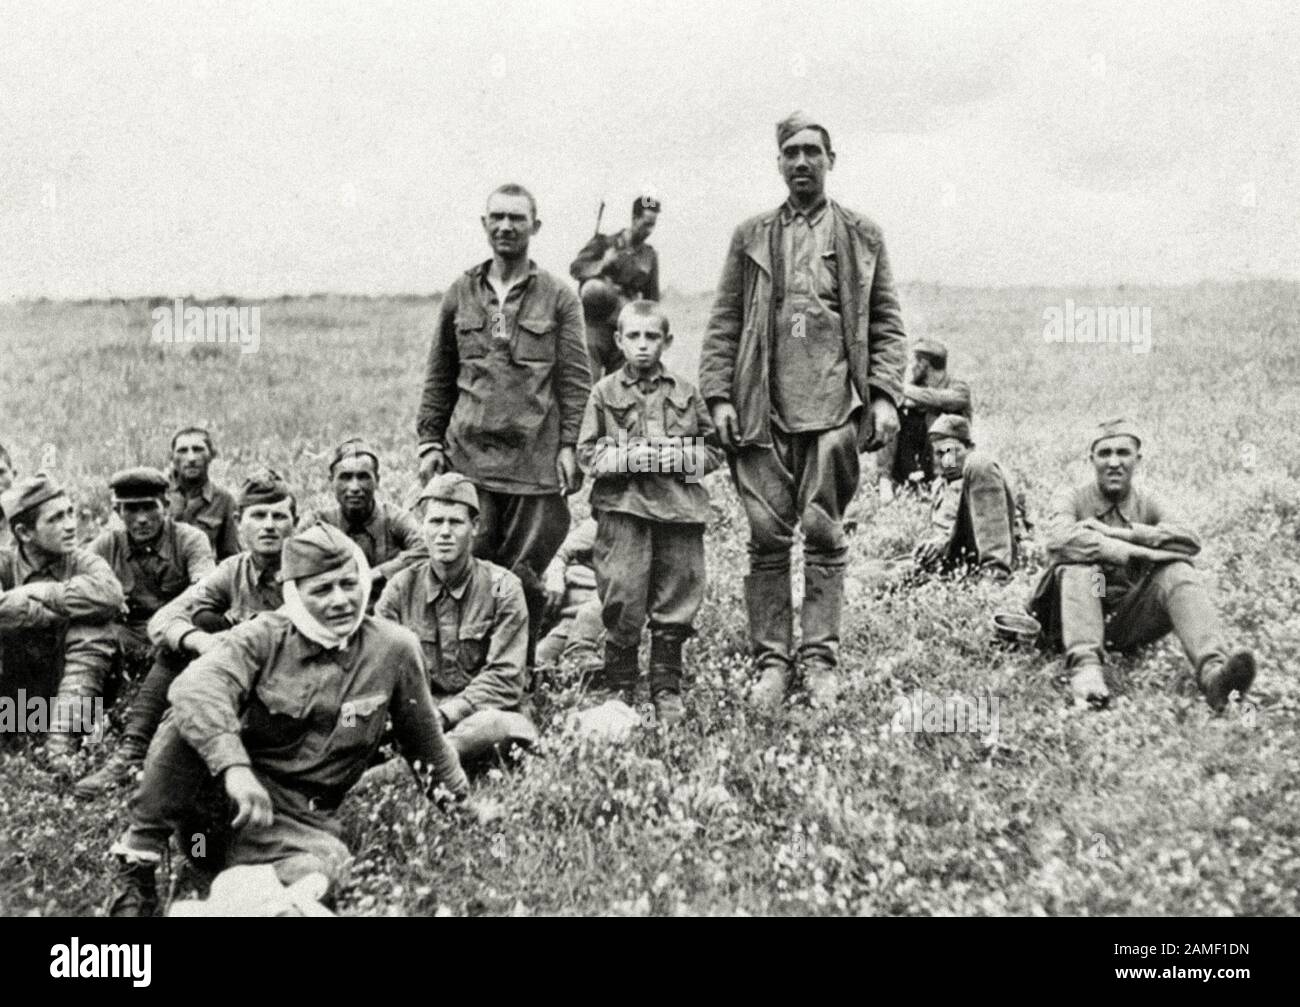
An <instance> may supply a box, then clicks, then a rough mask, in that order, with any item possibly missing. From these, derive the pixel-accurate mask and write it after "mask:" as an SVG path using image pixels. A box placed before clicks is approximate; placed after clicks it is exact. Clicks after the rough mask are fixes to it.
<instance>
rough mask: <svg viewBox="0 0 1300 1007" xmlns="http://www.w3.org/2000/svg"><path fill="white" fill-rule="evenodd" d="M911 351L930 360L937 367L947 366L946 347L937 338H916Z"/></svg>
mask: <svg viewBox="0 0 1300 1007" xmlns="http://www.w3.org/2000/svg"><path fill="white" fill-rule="evenodd" d="M912 352H913V353H915V354H916V355H917V356H918V357H925V358H926V359H927V360H930V361H932V362H933V363H934V364H935V366H937V367H947V366H948V347H946V346H944V345H943V343H941V342H939V340H937V339H918V340H917V341H916V343H915V344H914V345H913V346H912Z"/></svg>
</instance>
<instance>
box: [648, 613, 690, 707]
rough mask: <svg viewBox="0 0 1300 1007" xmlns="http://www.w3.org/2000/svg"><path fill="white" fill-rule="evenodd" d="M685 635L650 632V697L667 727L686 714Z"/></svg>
mask: <svg viewBox="0 0 1300 1007" xmlns="http://www.w3.org/2000/svg"><path fill="white" fill-rule="evenodd" d="M682 642H683V640H682V638H681V637H680V636H677V635H669V634H658V633H652V634H651V636H650V699H651V700H652V701H653V702H654V705H655V719H656V720H657V721H658V722H659V724H660V725H661V726H663V727H671V726H672V725H673V724H677V723H680V722H681V720H682V719H683V718H684V717H685V716H686V707H685V705H684V704H683V703H682Z"/></svg>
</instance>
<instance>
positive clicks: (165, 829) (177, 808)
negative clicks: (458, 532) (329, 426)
mask: <svg viewBox="0 0 1300 1007" xmlns="http://www.w3.org/2000/svg"><path fill="white" fill-rule="evenodd" d="M369 573H370V571H369V569H368V564H367V563H366V558H365V556H364V555H363V554H362V553H361V550H360V549H358V548H357V546H356V545H355V544H354V543H353V542H352V541H351V540H350V539H348V537H347V536H346V535H344V534H343V533H342V532H341V531H339V530H338V529H337V528H333V527H331V526H329V525H325V524H318V525H315V526H313V527H311V528H309V529H307V530H306V531H303V532H300V533H298V534H297V535H295V536H294V537H293V538H291V539H289V540H288V541H287V542H285V544H284V558H283V561H282V563H281V567H280V581H281V583H282V584H283V587H284V607H283V608H282V609H281V610H280V611H277V612H267V613H265V614H263V615H261V616H260V617H258V618H257V619H254V620H253V621H251V622H249V623H246V624H244V625H242V626H238V627H236V628H235V629H233V630H231V631H230V633H229V634H228V635H227V637H226V639H225V641H224V643H223V645H222V646H220V647H217V648H215V649H213V650H211V651H209V652H208V653H206V654H204V655H203V656H202V657H200V658H199V659H198V660H196V661H195V662H194V663H193V664H191V665H190V666H189V667H188V668H187V669H185V671H184V672H183V673H182V674H181V676H180V677H179V678H177V679H176V681H175V682H174V683H173V684H172V688H171V701H172V710H173V716H172V717H170V718H168V719H167V720H166V721H164V723H163V725H162V727H161V728H160V729H159V732H158V737H157V738H156V739H155V740H154V743H153V745H152V746H151V747H150V749H149V756H148V759H147V760H146V761H145V767H144V773H143V775H142V777H141V780H140V786H139V788H138V789H137V791H136V793H135V796H134V797H133V798H132V800H131V804H130V819H131V822H130V825H129V827H128V828H127V830H126V832H125V834H124V835H123V836H122V838H121V839H120V840H119V841H118V842H117V843H116V844H115V845H114V846H113V850H112V852H113V854H114V855H115V858H116V865H115V870H116V875H117V881H118V883H119V886H120V888H119V892H118V894H117V897H116V898H115V900H114V902H113V904H112V906H111V908H110V914H111V915H113V916H149V915H152V914H153V913H154V911H155V910H156V908H157V901H158V896H157V888H156V882H155V876H154V873H155V871H154V869H155V867H156V865H157V864H158V862H159V861H160V860H161V859H162V855H163V853H164V852H165V851H166V849H167V843H168V837H169V835H170V834H171V832H172V830H173V829H177V828H180V829H184V828H186V827H187V826H189V825H191V824H192V823H193V822H194V820H195V819H194V817H193V816H194V813H195V811H196V810H198V809H199V806H200V804H201V803H202V802H201V800H200V799H201V798H203V797H211V796H213V795H212V794H211V789H214V788H205V787H204V784H205V783H207V782H210V781H211V780H212V779H214V778H215V779H217V780H220V782H221V785H222V787H223V788H224V790H225V794H226V796H227V797H228V798H229V799H230V801H232V802H233V803H234V805H235V806H236V808H237V813H236V815H235V818H234V821H233V822H232V826H233V829H234V832H233V835H232V836H230V837H229V839H228V842H227V844H226V848H225V853H226V856H225V857H214V858H213V859H215V860H218V861H220V860H223V859H224V860H225V863H216V864H214V865H213V866H214V867H215V868H220V867H223V866H235V865H239V864H271V865H272V866H273V867H274V868H275V871H276V875H277V876H278V877H279V879H280V881H281V882H282V883H284V884H286V885H290V884H293V883H294V882H295V881H298V880H300V879H302V878H304V877H306V876H307V875H309V874H320V875H322V876H323V877H324V878H325V879H326V880H327V881H328V882H329V883H330V884H331V885H333V884H335V883H337V881H338V880H339V878H340V877H341V875H342V874H343V872H344V870H345V869H346V866H347V863H348V861H349V859H350V854H349V852H348V848H347V847H346V846H345V845H344V843H343V841H342V840H341V839H340V835H341V833H342V824H341V823H340V821H339V819H338V817H337V816H336V814H335V811H336V810H337V808H338V806H339V804H340V803H341V802H342V800H343V798H344V796H345V795H346V794H347V792H348V791H349V790H350V789H351V788H352V786H353V784H355V783H356V782H357V780H358V779H360V777H361V775H362V773H363V772H364V771H365V768H366V764H367V762H368V761H369V759H370V758H371V757H372V756H373V755H374V754H375V752H376V751H377V750H378V748H379V745H380V742H381V741H382V739H383V736H384V729H385V723H386V721H387V720H388V718H389V717H391V718H392V725H393V733H394V736H395V739H396V741H397V743H398V745H399V747H400V748H401V750H402V753H403V755H405V756H406V758H407V760H408V761H409V762H410V764H411V766H412V768H414V769H415V770H416V772H417V774H418V775H420V777H421V778H422V780H423V781H424V783H425V788H426V792H427V793H429V794H430V796H432V795H433V794H434V791H435V788H436V787H437V786H439V785H441V786H444V787H446V788H448V789H449V790H450V791H451V792H452V793H453V794H456V795H463V794H465V793H466V791H467V790H468V784H467V782H466V780H465V774H464V773H463V772H462V771H461V768H460V763H459V762H458V761H457V759H456V753H455V752H454V751H453V750H452V749H451V748H450V746H448V745H447V742H446V739H445V738H444V737H443V735H442V729H441V725H440V724H439V720H438V714H437V710H436V709H435V708H434V705H433V701H432V699H431V698H430V696H429V686H428V683H427V681H426V680H425V673H424V666H423V662H422V661H421V657H420V649H419V641H417V640H416V638H415V637H414V636H413V635H412V634H411V633H410V632H409V631H408V630H405V629H403V628H402V627H400V626H395V625H393V624H392V623H389V622H386V621H383V620H380V619H375V618H373V617H371V616H368V615H366V601H367V598H366V596H367V595H368V594H369V592H370V577H369ZM185 838H186V842H185V844H184V846H183V847H182V848H183V849H184V850H186V851H187V853H189V854H190V855H191V856H192V857H194V858H195V859H196V860H197V859H198V854H197V853H196V850H201V851H203V852H207V850H206V845H207V844H206V840H205V841H204V842H202V843H200V842H198V839H196V838H193V837H191V836H189V835H186V837H185ZM199 838H202V837H199Z"/></svg>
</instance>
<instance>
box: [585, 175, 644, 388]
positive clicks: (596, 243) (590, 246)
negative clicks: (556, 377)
mask: <svg viewBox="0 0 1300 1007" xmlns="http://www.w3.org/2000/svg"><path fill="white" fill-rule="evenodd" d="M660 209H661V206H660V203H659V200H657V199H655V198H654V197H653V196H638V197H637V198H636V200H634V201H633V203H632V226H631V227H629V228H627V229H626V230H623V231H619V232H618V233H617V234H614V235H606V234H600V233H597V234H596V235H595V236H593V237H592V239H591V240H590V241H588V242H587V243H586V244H585V245H583V246H582V251H580V252H579V253H578V257H577V258H576V259H574V260H573V264H572V265H571V266H570V267H569V273H570V274H571V275H572V276H573V278H574V279H575V280H577V281H578V296H579V297H580V298H582V314H583V318H584V320H585V322H586V325H587V352H588V355H589V356H590V357H591V380H592V381H593V382H595V381H598V380H600V377H601V375H603V374H609V373H611V372H613V371H616V370H618V369H619V368H620V367H622V366H623V355H622V354H621V353H619V351H618V347H617V346H615V345H614V329H615V327H616V326H617V325H618V316H619V314H620V313H621V312H622V311H623V308H624V307H626V306H627V305H628V304H630V303H631V302H632V301H636V300H647V301H657V300H659V255H658V253H657V252H655V250H654V248H652V247H651V245H650V244H649V238H650V235H651V234H653V233H654V229H655V224H656V223H658V221H659V211H660Z"/></svg>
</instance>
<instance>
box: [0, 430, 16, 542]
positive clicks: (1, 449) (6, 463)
mask: <svg viewBox="0 0 1300 1007" xmlns="http://www.w3.org/2000/svg"><path fill="white" fill-rule="evenodd" d="M16 474H17V473H16V472H15V471H14V463H13V459H12V458H10V457H9V449H8V448H7V447H5V446H4V445H3V444H0V493H3V492H4V491H5V490H7V489H8V488H9V487H10V486H12V485H13V484H14V476H15V475H16ZM13 541H14V537H13V533H12V532H11V531H10V530H9V519H8V518H6V517H5V514H4V511H2V510H0V549H4V548H6V547H7V546H10V545H13Z"/></svg>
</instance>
